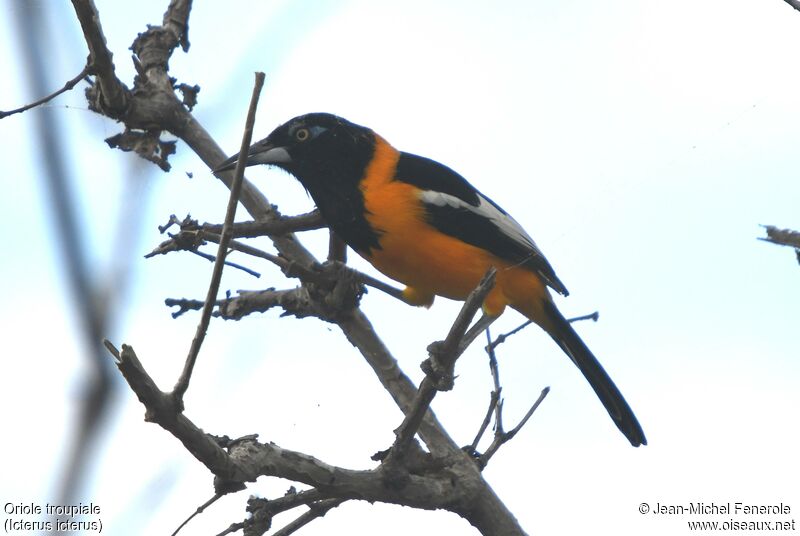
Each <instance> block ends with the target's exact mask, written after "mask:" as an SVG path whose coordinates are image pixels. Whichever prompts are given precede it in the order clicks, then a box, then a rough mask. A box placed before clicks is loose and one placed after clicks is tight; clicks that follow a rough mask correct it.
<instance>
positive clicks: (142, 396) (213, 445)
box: [104, 341, 257, 482]
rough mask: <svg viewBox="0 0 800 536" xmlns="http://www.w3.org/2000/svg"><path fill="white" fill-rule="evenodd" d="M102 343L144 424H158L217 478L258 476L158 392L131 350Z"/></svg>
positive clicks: (250, 478)
mask: <svg viewBox="0 0 800 536" xmlns="http://www.w3.org/2000/svg"><path fill="white" fill-rule="evenodd" d="M104 343H105V345H106V348H107V349H108V351H109V352H111V354H112V355H113V356H114V357H115V362H116V365H117V368H119V370H120V372H121V373H122V375H123V377H124V378H125V380H126V381H127V382H128V385H129V386H130V388H131V389H132V390H133V392H134V393H136V396H137V398H138V399H139V401H140V402H141V403H142V404H143V405H144V406H145V408H146V410H147V411H146V413H145V420H146V421H147V422H154V423H157V424H158V425H159V426H161V427H162V428H164V429H165V430H166V431H168V432H169V433H171V434H172V435H174V436H175V437H176V438H178V439H179V440H180V441H181V442H182V443H183V445H184V447H186V449H187V450H188V451H189V452H190V453H191V454H192V455H193V456H194V457H195V458H197V459H198V460H199V461H200V462H201V463H202V464H203V465H205V466H206V467H208V469H209V470H210V471H211V472H212V473H214V474H215V475H217V476H218V477H220V478H223V479H225V480H227V481H233V482H251V481H253V480H254V479H255V478H256V476H257V475H255V474H254V473H252V472H251V470H250V469H249V468H247V467H245V466H242V465H240V464H238V463H236V462H235V461H234V460H232V459H231V458H230V456H228V454H227V453H226V452H225V451H224V450H223V449H222V448H221V447H220V446H219V444H218V443H217V442H216V441H215V439H214V437H213V436H210V435H208V434H206V433H205V432H203V431H202V430H201V429H200V428H198V427H197V426H195V424H194V423H193V422H192V421H190V420H189V419H188V418H187V417H186V416H185V415H183V414H182V413H180V412H179V411H178V408H177V407H176V405H175V399H174V397H172V396H171V395H170V394H169V393H165V392H164V391H161V390H160V389H159V388H158V386H157V385H156V384H155V382H154V381H153V379H152V378H151V377H150V376H149V375H148V374H147V372H145V370H144V367H142V363H141V362H140V361H139V358H138V357H137V356H136V353H135V352H134V351H133V348H131V347H130V346H128V345H126V344H123V345H122V351H118V350H117V349H116V348H115V347H114V346H113V345H112V344H111V343H110V342H109V341H104Z"/></svg>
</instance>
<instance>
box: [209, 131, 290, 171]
mask: <svg viewBox="0 0 800 536" xmlns="http://www.w3.org/2000/svg"><path fill="white" fill-rule="evenodd" d="M238 160H239V155H238V154H235V155H233V156H232V157H230V158H228V159H227V160H225V161H224V162H222V163H221V164H220V165H218V166H217V167H216V169H214V173H218V172H220V171H228V170H231V169H234V168H235V167H236V162H237V161H238ZM291 162H292V157H291V155H290V154H289V151H287V150H286V147H279V146H275V145H274V144H272V143H270V142H269V141H268V139H265V140H261V141H260V142H258V143H254V144H253V145H251V146H250V149H248V150H247V165H248V166H255V165H256V164H290V163H291Z"/></svg>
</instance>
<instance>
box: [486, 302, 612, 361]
mask: <svg viewBox="0 0 800 536" xmlns="http://www.w3.org/2000/svg"><path fill="white" fill-rule="evenodd" d="M598 318H600V313H599V312H597V311H595V312H593V313H589V314H587V315H581V316H575V317H572V318H568V319H567V322H569V323H570V324H571V323H573V322H580V321H582V320H592V321H594V322H597V319H598ZM531 324H533V320H526V321H525V322H523V323H522V324H520V325H519V326H517V327H515V328H514V329H512V330H511V331H509V332H508V333H503V334H501V335H498V336H497V339H495V340H494V341H492V342H489V344H488V345H487V347H486V350H487V351H489V350H494V349H495V348H497V347H498V346H500V345H501V344H503V343H504V342H506V340H507V339H508V338H509V337H511V336H512V335H516V334H517V333H519V332H520V331H522V330H523V329H525V328H527V327H528V326H530V325H531Z"/></svg>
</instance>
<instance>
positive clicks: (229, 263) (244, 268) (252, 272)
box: [191, 248, 261, 277]
mask: <svg viewBox="0 0 800 536" xmlns="http://www.w3.org/2000/svg"><path fill="white" fill-rule="evenodd" d="M231 249H234V248H231ZM191 252H192V253H194V254H195V255H197V256H198V257H201V258H203V259H205V260H207V261H209V262H216V260H217V258H216V257H215V256H214V255H211V254H210V253H204V252H202V251H197V250H191ZM225 266H230V267H231V268H236V269H237V270H241V271H243V272H244V273H246V274H249V275H252V276H253V277H261V274H260V273H258V272H256V271H255V270H251V269H250V268H248V267H247V266H242V265H241V264H236V263H235V262H232V261H228V260H226V261H225Z"/></svg>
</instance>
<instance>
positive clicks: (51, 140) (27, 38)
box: [12, 2, 124, 504]
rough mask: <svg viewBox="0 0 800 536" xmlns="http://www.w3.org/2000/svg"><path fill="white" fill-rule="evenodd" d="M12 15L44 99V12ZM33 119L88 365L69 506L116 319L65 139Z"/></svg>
mask: <svg viewBox="0 0 800 536" xmlns="http://www.w3.org/2000/svg"><path fill="white" fill-rule="evenodd" d="M12 11H13V12H14V13H15V14H16V15H17V16H18V20H17V24H16V27H18V28H19V29H20V31H19V38H20V40H21V42H22V43H21V46H20V50H21V51H22V53H23V55H24V57H23V62H24V63H25V65H27V67H28V68H27V69H26V71H25V72H26V74H27V75H28V76H29V85H30V88H31V92H32V93H33V94H35V95H42V94H44V93H45V92H46V91H47V88H48V87H49V86H50V85H51V83H50V81H49V80H48V78H49V76H48V67H47V66H46V65H45V60H46V59H48V58H50V57H51V56H52V54H51V52H52V51H50V50H48V49H47V47H46V45H47V42H46V39H44V38H43V36H44V35H46V34H47V31H46V28H45V20H44V19H43V17H42V12H43V10H42V9H41V7H40V6H37V5H36V4H33V3H30V2H22V3H21V4H19V6H18V9H14V10H12ZM85 71H86V69H84V70H83V71H82V72H81V75H80V76H79V77H76V79H74V80H73V81H74V82H75V83H76V84H77V82H78V81H79V80H80V79H81V78H83V76H84V75H85ZM67 85H69V84H67ZM73 85H74V84H73ZM65 87H66V86H65ZM64 91H66V89H65V90H64ZM34 118H35V121H36V129H37V134H38V136H39V147H38V150H39V156H40V161H41V162H42V164H43V166H44V173H42V177H43V178H44V180H45V191H46V194H47V197H48V202H49V206H50V211H51V212H52V214H53V215H54V217H53V219H52V232H53V237H54V238H53V242H54V243H56V244H58V246H59V247H60V251H59V257H60V261H59V265H60V267H61V268H62V271H63V273H64V275H65V278H66V281H67V286H68V291H69V293H70V295H71V297H72V299H73V304H74V308H75V312H76V315H77V317H78V318H79V325H80V328H81V332H80V335H79V339H82V343H83V346H84V352H85V355H86V358H87V359H88V365H89V373H88V374H85V375H84V381H83V383H82V385H81V391H82V393H81V396H79V400H80V408H79V413H78V419H77V423H76V424H73V425H72V426H70V429H71V430H73V431H74V433H73V436H72V442H71V443H70V444H69V447H68V451H67V455H66V459H65V460H64V463H63V466H64V475H63V477H62V479H61V482H60V483H59V488H60V489H59V491H58V497H57V499H56V502H57V503H59V504H68V503H70V502H72V499H73V498H74V496H75V494H76V493H77V491H78V490H80V489H81V479H82V478H83V477H84V475H85V474H86V469H87V465H88V463H89V461H90V458H89V457H88V456H89V454H90V453H91V448H90V447H91V446H92V443H93V442H94V441H96V440H97V436H98V433H99V431H100V425H101V423H102V419H103V417H104V415H105V413H106V412H107V411H108V406H109V400H110V395H111V391H112V389H113V385H114V384H113V376H112V370H111V368H110V366H109V363H108V360H107V359H106V358H105V356H104V353H103V351H102V348H101V347H100V344H99V343H100V341H101V339H102V336H103V333H104V332H105V331H107V330H108V329H109V325H111V324H112V323H113V320H114V316H115V315H114V312H113V311H109V310H108V304H109V299H110V296H109V295H104V294H103V293H102V292H100V289H99V287H98V285H96V284H95V282H96V281H97V280H99V279H100V278H99V277H98V273H97V270H95V269H94V268H93V267H92V266H91V264H90V261H89V256H88V254H87V252H86V248H87V244H86V239H85V236H84V234H83V233H82V229H83V225H82V224H81V223H80V222H79V218H78V209H77V208H76V204H75V202H74V199H75V196H74V194H73V185H72V180H71V177H70V175H69V173H68V172H67V163H66V159H65V157H64V152H65V149H64V146H63V143H64V139H65V136H63V135H62V131H61V128H60V125H59V124H58V122H57V121H56V119H55V117H54V115H53V114H51V113H48V111H47V110H40V111H39V113H37V114H35V115H34ZM122 284H124V282H122V283H121V285H122ZM116 290H119V289H116Z"/></svg>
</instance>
